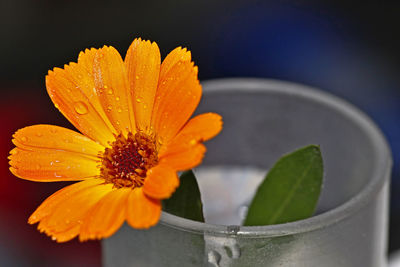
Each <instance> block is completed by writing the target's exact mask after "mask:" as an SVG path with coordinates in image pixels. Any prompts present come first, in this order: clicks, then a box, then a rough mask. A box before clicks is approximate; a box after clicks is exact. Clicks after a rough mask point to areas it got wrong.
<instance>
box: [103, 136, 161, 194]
mask: <svg viewBox="0 0 400 267" xmlns="http://www.w3.org/2000/svg"><path fill="white" fill-rule="evenodd" d="M156 148H157V147H156V143H155V141H154V139H153V138H150V137H149V136H148V135H146V134H144V133H136V134H135V135H133V134H132V133H129V134H128V137H127V138H126V137H124V136H123V135H122V134H119V135H118V136H117V137H116V140H115V141H114V142H113V143H112V144H111V148H106V149H105V150H104V153H103V155H102V166H101V177H103V178H104V179H105V180H106V183H113V184H114V186H115V187H117V188H122V187H141V186H142V185H143V183H144V179H145V178H146V172H147V170H149V169H150V168H151V167H153V166H155V165H156V164H157V162H158V157H157V149H156Z"/></svg>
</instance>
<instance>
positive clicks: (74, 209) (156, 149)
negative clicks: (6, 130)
mask: <svg viewBox="0 0 400 267" xmlns="http://www.w3.org/2000/svg"><path fill="white" fill-rule="evenodd" d="M160 62H161V60H160V52H159V49H158V46H157V44H156V43H154V42H153V43H151V42H150V41H142V40H141V39H140V38H139V39H135V40H134V41H133V43H132V44H131V46H130V47H129V49H128V52H127V54H126V57H125V61H124V60H122V58H121V56H120V55H119V53H118V52H117V51H116V50H115V49H114V48H113V47H107V46H104V47H103V48H101V49H93V48H92V49H87V50H86V51H85V52H81V53H80V54H79V57H78V62H77V63H70V64H69V65H65V66H64V69H60V68H54V70H53V71H49V73H48V75H47V76H46V87H47V91H48V93H49V95H50V97H51V99H52V101H53V102H54V104H55V106H56V107H57V108H58V109H59V110H60V111H61V113H62V114H63V115H64V116H65V117H66V118H67V119H68V120H69V121H70V122H71V123H72V124H73V125H74V126H75V127H76V128H77V129H78V130H79V131H80V132H81V133H82V134H83V135H82V134H80V133H78V132H75V131H72V130H68V129H66V128H62V127H58V126H53V125H34V126H29V127H26V128H23V129H20V130H18V131H17V132H16V133H15V134H14V136H13V137H14V139H13V143H14V144H15V145H16V148H14V149H13V150H12V151H11V152H10V165H11V167H10V170H11V172H12V173H13V174H14V175H16V176H18V177H20V178H22V179H26V180H31V181H38V182H53V181H80V182H77V183H75V184H72V185H70V186H67V187H64V188H63V189H61V190H59V191H58V192H56V193H54V194H53V195H51V196H50V197H49V198H47V199H46V200H45V201H44V202H43V203H42V204H41V205H40V206H39V208H38V209H37V210H36V211H35V212H34V213H33V214H32V215H31V216H30V218H29V220H28V222H29V223H30V224H34V223H37V222H39V225H38V229H39V230H40V231H41V232H45V233H46V234H47V235H49V236H51V237H52V238H53V239H54V240H57V241H58V242H65V241H68V240H70V239H73V238H74V237H76V236H77V235H79V239H80V240H81V241H83V240H88V239H99V238H105V237H108V236H110V235H112V234H113V233H114V232H115V231H117V230H118V229H119V228H120V227H121V225H122V224H123V222H124V221H125V220H127V222H128V223H129V224H130V225H131V226H132V227H134V228H148V227H150V226H153V225H155V224H156V223H157V222H158V220H159V218H160V213H161V204H160V200H161V199H165V198H168V197H170V196H171V194H172V193H173V192H174V191H175V189H176V188H177V186H178V185H179V178H178V177H177V171H180V170H186V169H190V168H193V167H195V166H197V165H198V164H200V162H201V160H202V157H203V155H204V153H205V151H206V148H205V147H204V145H203V144H202V142H203V141H206V140H208V139H210V138H212V137H214V136H215V135H217V134H218V133H219V132H220V130H221V128H222V121H221V117H220V116H219V115H217V114H215V113H206V114H201V115H198V116H196V117H194V118H192V119H190V120H189V118H190V117H191V115H192V113H193V112H194V110H195V109H196V107H197V105H198V103H199V101H200V98H201V93H202V90H201V85H200V84H199V81H198V78H197V67H196V66H194V63H193V62H191V54H190V52H189V51H187V50H186V49H182V48H180V47H178V48H176V49H174V50H173V51H172V52H171V53H169V54H168V56H167V57H166V58H165V59H164V61H163V62H162V63H160Z"/></svg>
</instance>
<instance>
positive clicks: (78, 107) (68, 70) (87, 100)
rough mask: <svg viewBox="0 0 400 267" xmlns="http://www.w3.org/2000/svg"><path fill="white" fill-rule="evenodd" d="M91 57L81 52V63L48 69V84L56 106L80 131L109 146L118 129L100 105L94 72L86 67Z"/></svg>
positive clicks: (48, 90) (48, 89)
mask: <svg viewBox="0 0 400 267" xmlns="http://www.w3.org/2000/svg"><path fill="white" fill-rule="evenodd" d="M91 58H92V57H91V53H89V54H88V55H87V56H84V55H80V57H79V59H80V60H79V61H78V63H70V65H65V66H64V69H60V68H54V70H53V71H49V73H48V75H47V76H46V87H47V92H48V93H49V95H50V98H51V99H52V101H53V103H54V104H55V106H56V107H57V108H58V109H59V110H60V111H61V113H62V114H63V115H64V116H65V117H66V118H67V119H68V120H69V121H70V122H71V123H72V124H73V125H74V126H75V127H76V128H77V129H78V130H79V131H80V132H81V133H83V134H84V135H86V136H88V137H89V138H91V139H92V140H95V141H98V142H100V143H101V144H102V145H103V146H107V144H108V142H109V141H112V140H113V138H114V136H113V134H115V133H116V130H115V129H114V127H113V126H112V124H111V123H110V122H109V120H108V118H107V116H106V115H105V113H104V110H103V109H102V108H101V106H100V105H99V99H98V97H97V95H96V93H95V92H94V90H93V88H94V78H93V75H92V72H88V71H87V69H86V67H84V66H86V65H88V64H90V63H88V62H86V61H87V60H90V59H91ZM82 61H83V62H85V64H83V63H81V62H82ZM92 64H93V62H92Z"/></svg>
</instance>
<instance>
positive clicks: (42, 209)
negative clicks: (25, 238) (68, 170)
mask: <svg viewBox="0 0 400 267" xmlns="http://www.w3.org/2000/svg"><path fill="white" fill-rule="evenodd" d="M103 182H104V180H102V179H88V180H85V181H82V182H78V183H74V184H72V185H69V186H66V187H64V188H62V189H60V190H58V191H57V192H55V193H54V194H52V195H51V196H49V197H48V198H47V199H46V200H45V201H43V203H42V204H40V206H39V207H38V208H37V209H36V210H35V212H34V213H33V214H32V215H31V216H30V217H29V219H28V223H30V224H35V223H37V222H39V221H41V220H42V219H43V218H45V217H47V216H49V215H50V214H52V213H53V211H54V208H55V207H57V205H58V204H60V203H61V202H63V201H65V200H66V199H68V198H70V197H71V196H73V195H75V194H77V193H78V192H79V191H82V190H87V189H88V188H91V187H93V186H96V185H99V184H101V183H103Z"/></svg>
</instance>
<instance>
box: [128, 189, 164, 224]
mask: <svg viewBox="0 0 400 267" xmlns="http://www.w3.org/2000/svg"><path fill="white" fill-rule="evenodd" d="M160 215H161V203H160V201H159V200H156V199H152V198H149V197H147V196H145V195H144V193H143V188H142V187H141V188H135V189H133V190H132V191H131V193H130V194H129V197H128V202H127V207H126V218H127V221H128V223H129V224H130V225H131V226H132V227H133V228H137V229H143V228H149V227H150V226H153V225H155V224H157V222H158V220H159V219H160Z"/></svg>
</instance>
